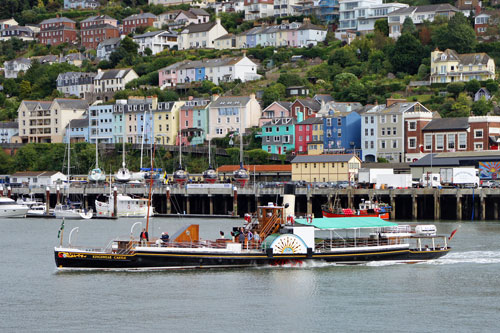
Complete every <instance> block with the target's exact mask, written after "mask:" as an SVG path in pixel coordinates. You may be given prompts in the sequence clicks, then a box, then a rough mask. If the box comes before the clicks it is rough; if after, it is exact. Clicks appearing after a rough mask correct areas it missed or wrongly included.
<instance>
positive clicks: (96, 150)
mask: <svg viewBox="0 0 500 333" xmlns="http://www.w3.org/2000/svg"><path fill="white" fill-rule="evenodd" d="M98 151H99V139H98V138H97V136H96V137H95V168H96V169H99V158H98V154H99V152H98Z"/></svg>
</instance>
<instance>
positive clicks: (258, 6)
mask: <svg viewBox="0 0 500 333" xmlns="http://www.w3.org/2000/svg"><path fill="white" fill-rule="evenodd" d="M270 16H274V0H245V20H247V21H251V20H258V19H260V18H264V17H270Z"/></svg>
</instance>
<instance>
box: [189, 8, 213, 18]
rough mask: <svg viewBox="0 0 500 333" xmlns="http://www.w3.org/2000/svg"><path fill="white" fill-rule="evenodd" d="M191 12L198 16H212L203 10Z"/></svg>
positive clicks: (192, 10)
mask: <svg viewBox="0 0 500 333" xmlns="http://www.w3.org/2000/svg"><path fill="white" fill-rule="evenodd" d="M189 11H190V12H191V13H193V14H194V15H196V16H210V14H209V13H208V12H207V11H206V10H205V9H203V8H191V9H189Z"/></svg>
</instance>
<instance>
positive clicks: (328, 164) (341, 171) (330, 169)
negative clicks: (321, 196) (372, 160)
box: [292, 154, 361, 182]
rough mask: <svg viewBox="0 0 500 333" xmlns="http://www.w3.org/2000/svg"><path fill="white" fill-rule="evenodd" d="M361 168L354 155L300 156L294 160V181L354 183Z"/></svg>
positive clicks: (358, 160) (359, 161)
mask: <svg viewBox="0 0 500 333" xmlns="http://www.w3.org/2000/svg"><path fill="white" fill-rule="evenodd" d="M360 167H361V160H360V159H359V158H358V157H357V156H356V155H353V154H337V155H299V156H297V157H295V158H294V159H293V160H292V180H293V181H299V180H302V181H306V182H335V181H354V180H355V178H356V175H357V174H358V170H359V168H360Z"/></svg>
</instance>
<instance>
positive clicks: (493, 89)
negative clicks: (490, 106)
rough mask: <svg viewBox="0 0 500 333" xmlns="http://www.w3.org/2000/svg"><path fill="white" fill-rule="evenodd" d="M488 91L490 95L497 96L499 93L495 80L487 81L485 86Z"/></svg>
mask: <svg viewBox="0 0 500 333" xmlns="http://www.w3.org/2000/svg"><path fill="white" fill-rule="evenodd" d="M485 87H486V89H488V91H489V92H490V94H492V95H493V94H496V93H497V91H498V82H497V81H495V80H488V81H486V85H485Z"/></svg>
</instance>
